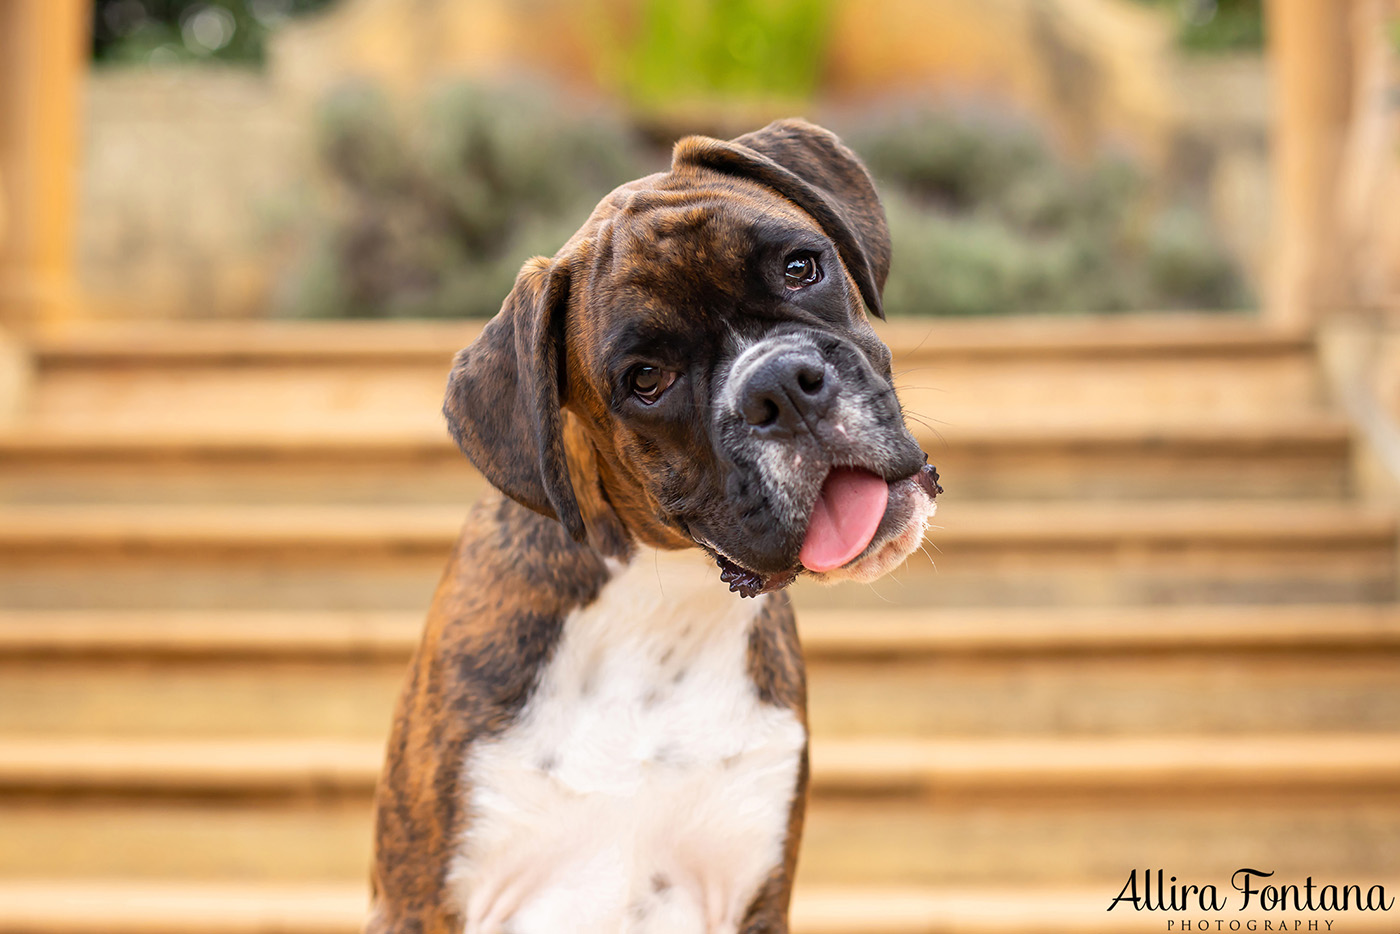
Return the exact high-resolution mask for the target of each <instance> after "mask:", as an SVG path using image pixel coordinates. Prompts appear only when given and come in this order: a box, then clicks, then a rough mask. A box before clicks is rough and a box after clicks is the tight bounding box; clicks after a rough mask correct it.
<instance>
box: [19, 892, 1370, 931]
mask: <svg viewBox="0 0 1400 934" xmlns="http://www.w3.org/2000/svg"><path fill="white" fill-rule="evenodd" d="M1111 888H1114V890H1113V891H1105V889H1103V888H1064V887H1062V888H1039V889H1037V888H1032V889H1029V890H1028V889H1026V888H1024V887H1015V886H1012V885H1009V884H1008V885H1006V886H1005V887H1002V888H987V887H983V888H975V889H969V888H963V887H959V888H957V889H940V888H935V887H931V886H925V887H918V886H888V885H885V886H808V885H804V884H803V883H802V882H800V881H799V882H798V884H797V886H796V889H795V891H794V893H793V905H792V923H793V931H794V934H1148V932H1159V931H1161V930H1163V926H1164V924H1165V920H1166V919H1168V918H1170V919H1171V920H1172V921H1175V922H1176V923H1177V926H1178V927H1179V925H1180V920H1181V918H1182V917H1189V918H1191V919H1192V922H1193V925H1194V923H1195V921H1196V920H1199V919H1200V918H1202V917H1204V915H1203V913H1202V912H1200V911H1199V910H1194V911H1192V912H1173V911H1170V910H1162V911H1156V912H1142V913H1134V912H1132V911H1131V910H1130V909H1129V908H1128V907H1127V906H1126V904H1125V905H1123V906H1120V907H1119V908H1118V909H1116V910H1115V911H1113V912H1107V911H1105V910H1104V909H1103V906H1104V904H1105V903H1107V902H1108V901H1110V900H1111V898H1112V897H1113V896H1114V895H1116V894H1118V892H1117V889H1116V887H1111ZM1387 891H1388V892H1389V891H1390V890H1387ZM1227 894H1232V895H1234V901H1232V902H1230V903H1228V904H1227V905H1226V907H1225V910H1224V911H1222V912H1217V913H1207V914H1210V916H1211V917H1219V918H1222V919H1224V920H1225V922H1226V925H1227V928H1226V929H1228V924H1229V922H1230V921H1231V920H1240V921H1242V922H1247V921H1249V920H1253V921H1255V922H1256V926H1255V927H1253V928H1245V927H1244V926H1243V924H1242V926H1241V930H1260V931H1262V930H1264V927H1263V924H1262V922H1263V920H1264V919H1266V918H1269V919H1271V920H1272V921H1274V922H1276V921H1277V918H1278V913H1277V912H1275V913H1273V914H1269V913H1266V912H1262V911H1258V910H1257V905H1256V906H1255V907H1253V908H1250V909H1245V910H1240V908H1239V907H1238V902H1239V900H1240V899H1241V898H1242V896H1240V895H1238V894H1235V893H1227ZM366 900H367V894H366V887H365V886H364V885H355V884H336V883H327V882H321V883H304V884H302V885H274V884H263V885H249V884H242V885H239V884H234V883H188V882H186V883H168V882H167V883H160V882H146V881H141V880H99V881H93V882H87V881H84V882H70V881H66V880H58V881H55V880H48V879H31V880H24V881H22V882H0V930H3V931H6V932H10V934H273V932H276V934H358V932H359V931H360V929H361V925H362V923H363V921H364V912H365V905H366ZM1256 901H1257V898H1256ZM1326 918H1331V919H1332V920H1334V922H1335V925H1334V927H1335V929H1336V930H1339V931H1341V930H1344V931H1347V932H1352V934H1392V932H1393V930H1394V923H1393V922H1392V921H1390V920H1389V919H1388V915H1387V913H1385V912H1374V911H1373V912H1365V911H1356V910H1354V909H1353V910H1348V911H1339V912H1330V913H1320V912H1318V913H1308V912H1303V913H1298V914H1296V919H1297V920H1301V921H1302V922H1303V924H1302V926H1301V927H1300V928H1299V930H1307V929H1308V928H1307V920H1308V919H1318V920H1319V924H1318V929H1319V930H1326V929H1327V928H1326V926H1325V925H1324V924H1323V923H1321V919H1326ZM1293 919H1294V918H1293V916H1290V920H1293ZM1175 929H1176V928H1174V930H1175ZM1194 929H1195V928H1194V927H1193V929H1192V930H1194ZM1211 929H1212V930H1213V929H1214V928H1213V927H1212V928H1211ZM1271 929H1273V928H1271ZM1288 930H1290V931H1292V930H1293V928H1292V926H1291V924H1290V926H1289V928H1288Z"/></svg>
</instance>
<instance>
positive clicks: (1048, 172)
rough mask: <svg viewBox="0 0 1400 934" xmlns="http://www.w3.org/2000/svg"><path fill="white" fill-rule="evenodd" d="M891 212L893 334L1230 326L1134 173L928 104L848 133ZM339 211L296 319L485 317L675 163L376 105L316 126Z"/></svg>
mask: <svg viewBox="0 0 1400 934" xmlns="http://www.w3.org/2000/svg"><path fill="white" fill-rule="evenodd" d="M836 128H837V129H838V130H839V131H841V132H842V134H843V135H844V136H845V138H846V139H847V141H848V142H849V143H850V144H851V146H852V148H854V149H855V150H856V151H857V152H858V153H860V154H861V156H862V157H863V158H864V159H865V160H866V162H867V164H868V165H869V166H870V168H871V170H872V172H873V173H874V174H875V176H876V179H877V182H878V184H879V186H880V190H881V194H882V197H883V198H884V201H885V205H886V208H887V210H888V213H889V219H890V229H891V233H892V239H893V242H894V263H893V267H892V270H891V273H890V278H889V283H888V285H887V287H886V295H885V307H886V309H887V310H888V311H889V313H890V314H894V315H979V314H998V313H1006V312H1036V311H1128V310H1133V309H1170V308H1206V309H1210V308H1232V307H1239V306H1240V305H1242V304H1246V303H1247V302H1248V300H1249V295H1248V291H1247V289H1246V287H1245V285H1244V282H1243V280H1242V278H1241V276H1240V274H1239V272H1238V270H1237V269H1236V268H1235V266H1234V265H1233V264H1232V262H1231V261H1230V260H1229V258H1228V254H1227V253H1226V251H1225V250H1224V248H1223V247H1222V246H1221V244H1220V242H1219V240H1218V238H1217V237H1216V236H1215V235H1214V233H1213V231H1212V230H1211V227H1210V224H1209V222H1208V220H1207V218H1206V215H1205V214H1204V213H1203V212H1202V211H1199V210H1196V209H1193V208H1192V207H1190V206H1189V205H1187V204H1185V203H1178V202H1171V203H1167V204H1165V205H1162V204H1159V203H1158V200H1157V199H1156V198H1155V197H1154V195H1153V193H1152V192H1151V191H1150V189H1149V186H1148V185H1147V184H1146V183H1145V180H1144V179H1143V178H1142V177H1141V175H1140V173H1139V172H1138V171H1137V170H1135V169H1134V168H1133V166H1131V165H1130V164H1129V163H1127V162H1125V161H1123V160H1114V159H1108V158H1105V159H1102V160H1100V161H1099V162H1097V163H1095V164H1093V165H1090V166H1086V167H1080V168H1077V167H1073V166H1071V165H1069V164H1067V163H1065V162H1064V161H1062V160H1060V159H1059V158H1057V157H1056V156H1055V154H1054V153H1053V151H1052V150H1051V149H1050V147H1049V146H1048V145H1047V144H1046V142H1045V140H1044V139H1043V138H1042V137H1041V136H1040V135H1038V134H1037V133H1035V132H1033V131H1032V130H1031V129H1030V128H1029V127H1027V126H1025V125H1022V124H1019V123H1016V122H1013V121H1007V120H1004V119H1001V120H997V119H991V118H989V117H987V116H981V115H976V114H962V113H958V112H954V111H951V110H948V109H935V108H931V107H929V106H928V105H920V106H910V107H908V108H905V109H894V110H889V111H885V112H880V113H873V114H866V115H864V116H862V117H860V118H858V119H856V120H853V121H851V122H850V123H849V125H845V126H842V125H839V123H838V124H837V125H836ZM320 140H321V142H320V147H321V159H322V162H323V164H324V165H325V167H326V168H327V170H328V174H329V175H330V176H331V178H332V179H333V190H332V192H331V194H333V195H334V197H333V198H329V199H327V204H326V206H325V207H324V208H323V209H322V211H321V212H319V213H318V215H317V217H316V221H315V231H314V237H313V238H312V239H313V243H314V247H313V249H312V251H311V254H310V256H309V257H308V259H307V260H306V261H305V262H304V263H302V264H300V265H299V267H298V270H297V276H296V279H295V281H294V282H293V283H292V287H291V288H289V289H288V290H287V291H286V292H285V299H286V301H285V307H284V309H283V310H284V311H285V312H288V313H291V314H297V315H314V316H324V315H348V316H463V315H466V316H486V315H490V314H494V313H495V312H496V311H497V309H499V307H500V304H501V301H502V299H504V297H505V296H506V294H507V293H508V292H509V291H510V287H511V283H512V282H513V281H514V277H515V274H516V272H517V271H518V270H519V268H520V265H521V263H523V262H524V261H525V260H526V259H527V258H529V257H530V256H532V255H535V254H546V255H551V254H553V253H554V252H555V251H556V250H557V249H558V248H559V247H560V246H561V245H562V244H563V243H564V242H565V241H566V240H567V239H568V237H569V236H570V235H571V234H572V233H573V231H574V230H575V229H577V227H578V226H579V224H580V223H582V221H583V220H584V218H585V217H587V215H588V213H589V211H590V210H591V209H592V207H593V206H594V204H596V203H597V201H598V200H599V199H600V198H601V197H602V195H603V194H605V193H606V192H607V191H608V190H610V189H611V188H613V187H614V186H616V185H617V184H620V183H621V182H623V181H626V180H628V179H630V178H633V177H636V176H637V175H639V174H642V172H644V171H645V170H646V169H647V168H652V169H655V168H660V167H661V166H663V165H664V164H665V162H664V160H665V158H666V154H665V153H664V152H661V151H657V150H652V149H648V148H647V147H646V145H645V144H644V143H643V142H641V141H639V137H638V136H637V135H636V134H635V133H634V132H632V131H631V130H630V129H629V128H628V127H627V126H626V125H625V124H624V123H623V122H621V121H620V120H619V119H617V118H616V117H609V116H607V115H605V114H599V113H596V112H589V111H586V110H583V109H580V108H579V107H578V105H577V104H574V103H570V102H567V101H563V100H560V99H559V98H557V97H553V96H551V95H550V94H548V93H546V92H544V91H543V90H541V89H530V88H520V87H514V88H488V87H483V86H477V85H459V86H456V87H453V88H450V89H448V90H446V91H445V92H444V93H443V94H441V95H440V96H439V97H437V98H435V99H434V100H433V101H432V102H431V103H430V104H429V106H428V107H427V108H426V110H425V111H424V112H423V113H421V114H418V115H417V119H416V120H414V121H411V122H410V121H407V120H406V119H405V117H404V115H401V114H395V113H394V112H393V110H392V108H391V107H390V106H389V104H388V103H387V102H386V100H385V99H384V98H383V97H381V96H380V95H378V94H376V93H374V92H373V91H370V90H366V89H363V88H361V89H353V90H346V91H344V92H342V93H340V94H338V95H336V96H335V97H334V98H332V99H331V100H330V101H329V102H327V104H326V106H325V107H324V108H323V111H322V119H321V128H320Z"/></svg>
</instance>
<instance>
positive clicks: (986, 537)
mask: <svg viewBox="0 0 1400 934" xmlns="http://www.w3.org/2000/svg"><path fill="white" fill-rule="evenodd" d="M464 513H465V508H462V507H456V506H438V505H429V506H422V505H416V504H410V505H393V506H379V505H372V506H359V505H356V506H345V505H329V506H288V505H252V506H247V505H236V506H235V505H223V504H214V505H204V504H200V505H168V504H96V505H83V506H71V505H37V506H31V505H12V506H0V547H16V546H20V547H23V546H33V545H45V546H50V547H54V546H64V545H70V544H71V545H88V546H114V547H120V546H127V545H144V546H171V547H177V546H178V547H187V546H199V545H203V544H208V545H229V546H257V545H306V546H313V547H314V546H316V545H332V546H334V545H354V544H360V545H363V546H367V547H372V546H375V545H378V546H381V547H383V546H392V545H410V546H418V547H443V548H446V547H448V546H450V545H451V543H452V542H453V541H455V539H456V536H457V531H458V529H459V527H460V525H461V522H462V519H463V516H464ZM954 517H955V518H954ZM936 521H937V523H939V524H938V525H937V527H936V528H935V529H934V530H932V531H931V532H930V536H929V537H930V539H931V540H932V541H933V542H934V543H936V544H938V545H939V546H940V547H947V546H958V545H979V546H986V545H991V544H998V543H1002V542H1005V543H1009V544H1032V545H1034V544H1092V543H1105V542H1112V541H1115V540H1125V541H1135V540H1136V541H1183V542H1203V541H1215V542H1220V543H1228V542H1256V543H1259V542H1265V543H1266V542H1280V543H1286V542H1291V541H1298V542H1309V541H1314V542H1320V541H1330V540H1360V541H1365V542H1370V543H1374V544H1382V543H1386V542H1389V541H1390V540H1392V539H1393V538H1394V537H1395V533H1396V525H1397V523H1396V515H1395V513H1394V511H1393V510H1391V509H1389V508H1385V507H1380V506H1371V505H1365V504H1359V503H1349V502H1278V501H1228V500H1225V501H1193V502H1192V501H1165V502H1157V501H1138V502H1131V501H1128V502H1082V503H1080V502H975V503H954V504H952V505H951V506H950V507H948V508H945V509H943V510H941V511H940V513H939V516H938V519H937V520H936Z"/></svg>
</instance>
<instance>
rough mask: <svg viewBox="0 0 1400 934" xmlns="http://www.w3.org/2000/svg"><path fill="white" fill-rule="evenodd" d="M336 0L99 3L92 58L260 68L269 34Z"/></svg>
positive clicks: (128, 0) (107, 0)
mask: <svg viewBox="0 0 1400 934" xmlns="http://www.w3.org/2000/svg"><path fill="white" fill-rule="evenodd" d="M333 2H334V0H95V2H94V3H93V28H92V55H93V58H94V59H95V60H97V61H100V62H150V63H156V64H160V63H166V62H177V61H190V60H193V61H200V60H216V61H225V62H246V63H254V64H256V63H260V62H261V61H262V60H263V56H264V51H265V50H264V41H265V40H266V38H267V35H268V33H269V32H271V31H272V30H273V29H276V28H277V26H278V25H279V24H280V23H282V22H283V21H285V20H286V19H288V18H289V17H291V16H295V15H297V14H299V13H306V12H310V11H312V10H317V9H320V8H322V7H325V6H329V5H330V4H331V3H333Z"/></svg>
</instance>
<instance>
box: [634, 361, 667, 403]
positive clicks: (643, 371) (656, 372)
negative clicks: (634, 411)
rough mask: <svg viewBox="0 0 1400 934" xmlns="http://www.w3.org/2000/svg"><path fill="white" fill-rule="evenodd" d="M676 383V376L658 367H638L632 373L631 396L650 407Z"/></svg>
mask: <svg viewBox="0 0 1400 934" xmlns="http://www.w3.org/2000/svg"><path fill="white" fill-rule="evenodd" d="M675 381H676V374H675V373H674V372H673V371H671V370H663V369H661V367H659V366H639V367H637V368H636V369H635V370H633V371H632V377H631V383H632V395H634V396H636V397H637V398H638V399H641V400H642V402H644V403H646V404H647V405H651V404H652V403H653V402H655V401H656V400H657V399H660V398H661V394H662V393H663V392H665V391H666V390H667V388H668V387H669V386H670V385H671V384H672V383H674V382H675Z"/></svg>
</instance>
